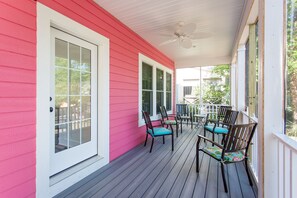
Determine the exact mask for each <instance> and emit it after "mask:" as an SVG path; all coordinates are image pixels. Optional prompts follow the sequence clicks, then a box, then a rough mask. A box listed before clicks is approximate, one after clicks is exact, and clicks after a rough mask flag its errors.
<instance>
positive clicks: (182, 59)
mask: <svg viewBox="0 0 297 198" xmlns="http://www.w3.org/2000/svg"><path fill="white" fill-rule="evenodd" d="M248 1H251V0H248ZM95 2H96V3H97V4H98V5H99V6H101V7H103V8H104V9H105V10H107V11H108V12H109V13H111V14H112V15H113V16H115V17H116V18H117V19H119V20H120V21H121V22H122V23H124V24H125V25H127V26H128V27H129V28H130V29H132V30H133V31H134V32H136V33H137V34H139V35H140V36H141V37H142V38H144V39H145V40H146V41H147V42H149V43H150V44H152V45H153V46H154V47H156V48H157V49H158V50H160V51H161V52H163V53H164V54H165V55H166V56H168V57H169V58H171V59H172V60H173V61H174V62H175V65H176V67H177V68H184V67H197V66H205V65H214V64H225V63H226V62H228V63H230V62H231V58H230V57H231V56H232V51H233V49H234V45H235V44H236V43H237V41H238V40H237V39H238V35H239V33H240V32H241V31H240V23H241V20H242V18H243V13H244V12H243V10H244V7H245V6H244V5H245V0H223V1H218V0H162V1H157V0H125V1H123V0H95ZM180 21H183V22H184V23H185V24H190V23H194V24H196V26H197V28H196V29H195V31H194V33H195V34H187V35H186V36H191V38H190V40H191V41H190V42H191V44H192V45H190V46H193V47H191V48H189V49H185V48H183V47H182V46H181V45H180V42H183V41H184V40H182V39H184V37H177V36H176V35H174V32H175V31H176V30H177V28H176V24H177V23H178V22H180ZM196 33H197V34H196ZM199 34H200V35H203V34H204V35H205V34H207V35H209V36H207V37H199ZM166 35H167V36H166ZM197 35H198V36H197ZM193 37H197V38H199V39H195V40H193V39H192V38H193ZM166 41H168V42H166ZM164 42H165V44H163V45H160V43H164ZM210 57H211V58H210Z"/></svg>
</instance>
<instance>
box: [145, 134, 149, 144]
mask: <svg viewBox="0 0 297 198" xmlns="http://www.w3.org/2000/svg"><path fill="white" fill-rule="evenodd" d="M147 136H148V134H146V138H145V142H144V146H146V142H147Z"/></svg>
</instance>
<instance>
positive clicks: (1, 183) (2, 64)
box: [0, 0, 36, 197]
mask: <svg viewBox="0 0 297 198" xmlns="http://www.w3.org/2000/svg"><path fill="white" fill-rule="evenodd" d="M0 26H1V28H0V197H27V196H28V197H30V196H31V197H34V196H35V179H36V178H35V176H36V174H35V172H36V168H35V164H36V160H35V159H36V145H35V142H36V139H35V137H36V2H35V1H33V0H9V1H7V0H0Z"/></svg>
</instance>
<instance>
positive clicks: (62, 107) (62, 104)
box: [55, 96, 68, 124]
mask: <svg viewBox="0 0 297 198" xmlns="http://www.w3.org/2000/svg"><path fill="white" fill-rule="evenodd" d="M67 120H68V99H67V96H56V98H55V124H61V123H66V122H67Z"/></svg>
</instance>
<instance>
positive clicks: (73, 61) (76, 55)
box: [69, 43, 80, 69]
mask: <svg viewBox="0 0 297 198" xmlns="http://www.w3.org/2000/svg"><path fill="white" fill-rule="evenodd" d="M69 62H70V65H69V67H70V68H73V69H80V47H79V46H77V45H74V44H72V43H70V44H69Z"/></svg>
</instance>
